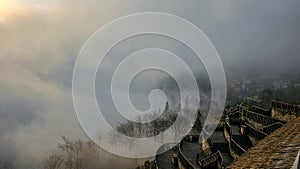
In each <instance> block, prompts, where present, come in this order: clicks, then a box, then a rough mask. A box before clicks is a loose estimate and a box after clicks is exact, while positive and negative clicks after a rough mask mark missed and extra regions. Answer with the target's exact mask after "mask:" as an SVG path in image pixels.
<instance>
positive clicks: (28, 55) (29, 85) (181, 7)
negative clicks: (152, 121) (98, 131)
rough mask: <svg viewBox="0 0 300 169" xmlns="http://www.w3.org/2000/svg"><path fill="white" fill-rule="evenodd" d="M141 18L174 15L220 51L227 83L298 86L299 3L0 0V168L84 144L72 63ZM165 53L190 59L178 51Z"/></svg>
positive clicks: (29, 164) (34, 164)
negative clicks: (102, 36)
mask: <svg viewBox="0 0 300 169" xmlns="http://www.w3.org/2000/svg"><path fill="white" fill-rule="evenodd" d="M146 11H156V12H166V13H171V14H174V15H178V16H180V17H183V18H185V19H187V20H189V21H190V22H192V23H193V24H195V25H196V26H198V27H199V28H200V29H201V30H202V31H203V32H204V33H205V34H206V35H207V36H208V37H209V38H210V40H211V41H212V43H213V44H214V46H215V48H216V50H217V51H218V53H219V55H220V58H221V60H222V62H223V65H224V68H225V73H226V75H227V78H228V79H235V78H241V77H244V76H246V77H247V78H249V79H256V80H268V79H272V80H273V79H293V80H300V79H299V78H298V77H299V74H298V72H299V71H300V70H299V65H298V64H299V63H300V57H299V54H300V48H299V44H300V32H299V30H300V1H297V0H275V1H274V0H265V1H260V0H253V1H240V0H231V1H226V2H225V1H222V2H220V1H217V0H205V1H198V0H194V1H188V2H187V1H179V0H175V1H173V0H172V1H171V0H167V1H160V0H154V1H139V0H132V1H115V0H111V1H104V0H103V1H101V0H99V1H96V0H92V1H88V2H84V1H74V0H73V1H71V0H62V1H58V0H54V1H51V0H43V1H42V0H40V1H32V0H13V1H5V0H0V162H1V161H10V162H11V163H13V165H14V166H15V167H16V168H22V169H24V168H25V169H26V168H39V166H40V163H41V161H42V160H43V159H45V158H46V157H47V156H48V155H49V154H50V153H51V152H53V151H55V149H56V147H57V143H58V142H60V137H61V136H67V137H70V138H74V139H82V140H88V138H87V136H86V135H85V133H84V132H83V130H82V129H81V127H80V125H79V122H78V120H77V118H76V113H75V111H74V108H73V103H72V94H71V82H72V72H73V68H74V64H75V61H76V58H77V55H78V53H79V51H80V49H81V47H82V46H83V44H84V43H85V41H86V40H87V39H88V37H89V36H90V35H91V34H92V33H94V32H95V31H96V30H97V29H99V28H100V27H101V26H103V25H104V24H106V23H108V22H109V21H112V20H113V19H116V18H118V17H120V16H123V15H127V14H132V13H136V12H146ZM142 42H143V41H142ZM145 43H149V42H145ZM150 43H151V41H150ZM154 43H155V41H154V40H153V42H152V44H154ZM172 45H174V46H172ZM127 46H128V44H125V45H124V46H123V48H125V49H127ZM165 47H170V48H173V49H176V50H177V54H178V55H179V54H180V55H183V56H182V57H188V56H184V55H188V53H185V52H182V48H180V46H178V45H177V44H172V43H170V44H168V45H167V46H165ZM128 48H130V46H128ZM121 54H123V53H122V50H120V51H118V52H116V54H115V55H121ZM163 62H168V61H167V60H166V61H163ZM190 64H191V63H190ZM108 66H109V65H108ZM196 66H197V65H196ZM200 67H201V66H200ZM199 69H201V68H199ZM201 70H202V69H201ZM200 73H202V72H200ZM159 77H161V75H159V76H157V77H153V76H151V78H152V80H154V81H155V80H159ZM104 80H105V79H104ZM100 81H101V80H100ZM145 105H146V106H147V104H145ZM172 106H173V105H172ZM174 106H175V103H174ZM102 155H103V156H106V155H107V152H104V151H103V152H102ZM109 157H111V158H108V160H111V161H113V160H114V159H113V156H111V155H109ZM122 167H124V165H123V166H120V168H122ZM130 167H133V166H130Z"/></svg>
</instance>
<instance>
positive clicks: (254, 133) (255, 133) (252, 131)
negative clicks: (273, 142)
mask: <svg viewBox="0 0 300 169" xmlns="http://www.w3.org/2000/svg"><path fill="white" fill-rule="evenodd" d="M245 125H246V126H247V129H248V134H249V135H251V136H253V137H254V138H256V139H257V140H261V139H263V138H264V137H266V136H267V135H268V134H267V133H264V132H263V131H260V130H258V129H256V128H254V127H252V126H250V125H249V124H248V123H245Z"/></svg>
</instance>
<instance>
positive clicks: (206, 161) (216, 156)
mask: <svg viewBox="0 0 300 169" xmlns="http://www.w3.org/2000/svg"><path fill="white" fill-rule="evenodd" d="M215 162H218V163H219V164H220V166H222V165H223V157H222V154H221V152H220V151H217V152H216V153H212V154H210V155H208V156H207V157H204V158H202V159H200V160H199V161H198V164H199V165H200V166H201V167H202V168H204V167H207V166H208V165H210V164H212V163H215Z"/></svg>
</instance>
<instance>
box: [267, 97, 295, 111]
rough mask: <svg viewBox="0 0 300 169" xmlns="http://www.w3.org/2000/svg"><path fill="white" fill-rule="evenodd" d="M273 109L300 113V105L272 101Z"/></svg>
mask: <svg viewBox="0 0 300 169" xmlns="http://www.w3.org/2000/svg"><path fill="white" fill-rule="evenodd" d="M271 106H272V108H276V109H281V110H289V111H292V112H300V105H297V104H291V103H285V102H280V101H275V100H272V101H271Z"/></svg>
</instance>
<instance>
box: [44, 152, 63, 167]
mask: <svg viewBox="0 0 300 169" xmlns="http://www.w3.org/2000/svg"><path fill="white" fill-rule="evenodd" d="M63 162H64V158H63V156H61V155H51V156H49V157H48V158H47V159H46V160H44V161H43V168H44V169H60V168H61V167H62V164H63Z"/></svg>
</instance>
